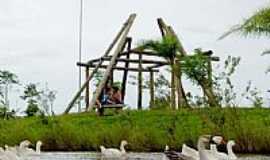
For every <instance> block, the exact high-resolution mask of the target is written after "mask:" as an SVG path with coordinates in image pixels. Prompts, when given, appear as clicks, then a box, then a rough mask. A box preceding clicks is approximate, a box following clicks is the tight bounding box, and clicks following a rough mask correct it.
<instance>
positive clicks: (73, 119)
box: [0, 109, 270, 153]
mask: <svg viewBox="0 0 270 160" xmlns="http://www.w3.org/2000/svg"><path fill="white" fill-rule="evenodd" d="M202 134H219V135H224V136H225V137H226V139H234V140H236V142H237V146H236V147H235V150H236V151H237V152H242V153H244V152H245V153H247V152H248V153H269V152H270V110H267V109H196V110H182V111H176V112H173V111H166V110H163V111H125V112H122V113H120V114H117V115H113V116H104V117H97V116H96V115H94V114H74V115H64V116H58V117H54V118H52V117H50V118H46V117H35V118H24V119H16V120H9V121H4V120H1V121H0V145H1V146H3V145H4V144H8V145H14V144H18V143H19V142H20V141H22V140H24V139H29V140H31V141H33V142H35V141H37V140H42V141H43V142H44V146H43V148H42V149H43V150H51V151H56V150H64V151H86V150H91V151H95V150H99V146H100V145H101V144H102V145H105V146H110V147H112V146H114V147H117V146H118V145H119V142H120V141H121V140H123V139H126V140H127V141H128V142H129V145H128V146H127V149H128V150H131V151H144V152H148V151H163V149H164V146H165V144H168V145H170V146H171V148H174V149H177V150H180V149H181V146H182V143H186V144H188V145H190V146H196V143H197V138H198V136H199V135H202Z"/></svg>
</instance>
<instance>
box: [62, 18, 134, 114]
mask: <svg viewBox="0 0 270 160" xmlns="http://www.w3.org/2000/svg"><path fill="white" fill-rule="evenodd" d="M133 17H134V16H133V15H130V16H129V18H128V20H127V21H126V22H125V23H124V25H123V27H122V28H121V29H120V31H119V32H118V34H117V35H116V37H115V38H114V39H113V42H112V43H111V44H110V46H109V47H108V49H107V50H106V51H105V53H104V56H108V55H109V53H110V51H111V50H112V49H113V47H114V46H115V44H116V43H117V41H118V39H119V38H120V37H121V35H122V34H123V32H124V31H125V30H126V29H127V27H128V22H130V21H131V20H132V19H133ZM101 64H102V61H100V62H99V64H98V65H97V66H96V67H95V69H94V70H93V71H92V73H91V74H90V75H89V77H88V79H87V80H86V82H85V83H84V84H83V85H82V87H81V88H80V90H79V91H78V92H77V93H76V94H75V96H74V97H73V98H72V100H71V102H70V103H69V104H68V106H67V108H66V110H65V112H64V114H67V113H68V112H69V111H70V110H71V108H72V107H73V106H74V104H75V102H76V101H77V99H78V98H79V97H80V96H81V93H82V92H83V90H84V89H85V87H86V86H87V84H88V83H89V81H90V80H91V79H92V78H93V76H94V74H95V73H96V72H97V71H98V68H99V66H100V65H101Z"/></svg>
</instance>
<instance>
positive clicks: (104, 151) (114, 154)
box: [100, 140, 128, 157]
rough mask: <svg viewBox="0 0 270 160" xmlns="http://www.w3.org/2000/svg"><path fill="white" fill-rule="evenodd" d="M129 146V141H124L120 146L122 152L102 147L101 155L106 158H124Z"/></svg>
mask: <svg viewBox="0 0 270 160" xmlns="http://www.w3.org/2000/svg"><path fill="white" fill-rule="evenodd" d="M127 144H128V143H127V141H125V140H123V141H122V142H121V145H120V150H119V149H117V148H105V147H104V146H100V149H101V154H102V156H105V157H122V156H124V155H125V154H126V150H125V146H126V145H127Z"/></svg>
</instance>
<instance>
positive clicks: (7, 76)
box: [0, 70, 19, 107]
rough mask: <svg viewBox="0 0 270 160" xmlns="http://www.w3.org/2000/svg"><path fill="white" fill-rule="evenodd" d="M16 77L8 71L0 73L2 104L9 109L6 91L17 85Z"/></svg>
mask: <svg viewBox="0 0 270 160" xmlns="http://www.w3.org/2000/svg"><path fill="white" fill-rule="evenodd" d="M18 83H19V81H18V77H17V75H15V74H14V73H11V72H9V71H5V70H4V71H0V85H4V88H5V89H4V99H5V100H4V104H5V106H6V107H9V100H8V91H9V87H10V86H11V85H13V84H18Z"/></svg>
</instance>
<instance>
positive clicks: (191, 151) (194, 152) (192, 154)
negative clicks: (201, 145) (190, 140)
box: [181, 144, 199, 160]
mask: <svg viewBox="0 0 270 160" xmlns="http://www.w3.org/2000/svg"><path fill="white" fill-rule="evenodd" d="M181 153H182V154H183V155H185V156H188V157H192V158H193V159H195V160H199V152H198V151H197V150H195V149H193V148H191V147H189V146H187V145H186V144H183V145H182V152H181Z"/></svg>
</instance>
